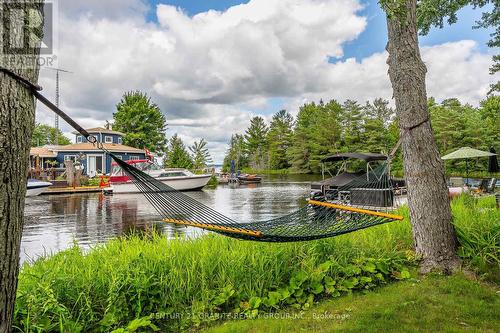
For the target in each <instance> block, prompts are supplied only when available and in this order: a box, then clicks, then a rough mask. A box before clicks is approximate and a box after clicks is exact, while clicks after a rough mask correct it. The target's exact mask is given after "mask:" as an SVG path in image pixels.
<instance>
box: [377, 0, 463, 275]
mask: <svg viewBox="0 0 500 333" xmlns="http://www.w3.org/2000/svg"><path fill="white" fill-rule="evenodd" d="M380 2H381V4H382V7H383V8H384V10H385V11H386V13H387V30H388V37H389V40H388V43H387V51H388V53H389V58H388V60H387V63H388V65H389V77H390V80H391V84H392V88H393V96H394V99H395V103H396V112H397V116H398V120H399V129H400V134H401V140H402V146H403V161H404V170H405V176H406V181H407V187H408V206H409V209H410V221H411V224H412V230H413V239H414V245H415V250H416V252H417V254H418V255H420V256H421V257H422V262H421V271H422V272H423V273H426V272H429V271H430V270H433V269H438V270H442V271H445V272H448V271H451V270H453V269H454V268H456V267H457V265H458V263H459V260H458V256H457V254H456V249H457V239H456V236H455V231H454V228H453V226H452V224H451V209H450V203H449V198H448V189H447V186H446V180H445V175H444V167H443V163H442V161H441V158H440V155H439V152H438V149H437V145H436V141H435V140H434V135H433V132H432V127H431V122H430V117H429V111H428V108H427V94H426V86H425V74H426V67H425V64H424V62H423V61H422V59H421V56H420V49H419V45H418V27H417V0H381V1H380Z"/></svg>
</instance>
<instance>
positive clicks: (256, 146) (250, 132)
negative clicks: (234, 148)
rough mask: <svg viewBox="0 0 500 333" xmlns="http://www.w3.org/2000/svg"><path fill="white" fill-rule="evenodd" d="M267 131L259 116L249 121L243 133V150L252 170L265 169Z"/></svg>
mask: <svg viewBox="0 0 500 333" xmlns="http://www.w3.org/2000/svg"><path fill="white" fill-rule="evenodd" d="M267 131H268V129H267V126H266V124H265V122H264V119H262V117H259V116H257V117H253V118H252V119H251V120H250V126H249V127H248V128H247V130H246V131H245V150H246V152H247V154H248V157H249V162H250V166H251V167H252V168H255V169H265V168H266V166H267V154H266V152H267V140H266V136H267Z"/></svg>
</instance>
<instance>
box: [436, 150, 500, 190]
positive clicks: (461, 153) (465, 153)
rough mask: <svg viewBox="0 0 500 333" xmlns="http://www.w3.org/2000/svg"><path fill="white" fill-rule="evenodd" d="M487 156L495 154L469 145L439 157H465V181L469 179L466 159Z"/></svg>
mask: <svg viewBox="0 0 500 333" xmlns="http://www.w3.org/2000/svg"><path fill="white" fill-rule="evenodd" d="M489 156H496V154H495V153H490V152H488V151H482V150H478V149H474V148H470V147H462V148H460V149H458V150H455V151H454V152H452V153H449V154H448V155H445V156H443V157H441V159H443V160H456V159H465V169H466V175H467V182H468V181H469V165H468V164H467V160H468V159H470V158H476V157H489Z"/></svg>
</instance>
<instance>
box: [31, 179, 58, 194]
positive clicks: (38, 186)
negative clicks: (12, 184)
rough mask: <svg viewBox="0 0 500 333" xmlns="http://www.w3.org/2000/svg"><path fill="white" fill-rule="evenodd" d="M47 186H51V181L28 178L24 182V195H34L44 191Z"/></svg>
mask: <svg viewBox="0 0 500 333" xmlns="http://www.w3.org/2000/svg"><path fill="white" fill-rule="evenodd" d="M49 186H52V183H50V182H44V181H41V180H37V179H28V183H27V184H26V196H27V197H36V196H37V195H40V194H42V193H43V192H45V191H46V190H47V188H48V187H49Z"/></svg>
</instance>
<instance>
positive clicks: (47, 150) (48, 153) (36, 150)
mask: <svg viewBox="0 0 500 333" xmlns="http://www.w3.org/2000/svg"><path fill="white" fill-rule="evenodd" d="M53 148H54V147H52V149H53ZM30 156H38V157H52V158H53V157H56V156H57V153H56V152H54V151H53V150H51V147H45V146H44V147H31V149H30Z"/></svg>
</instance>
